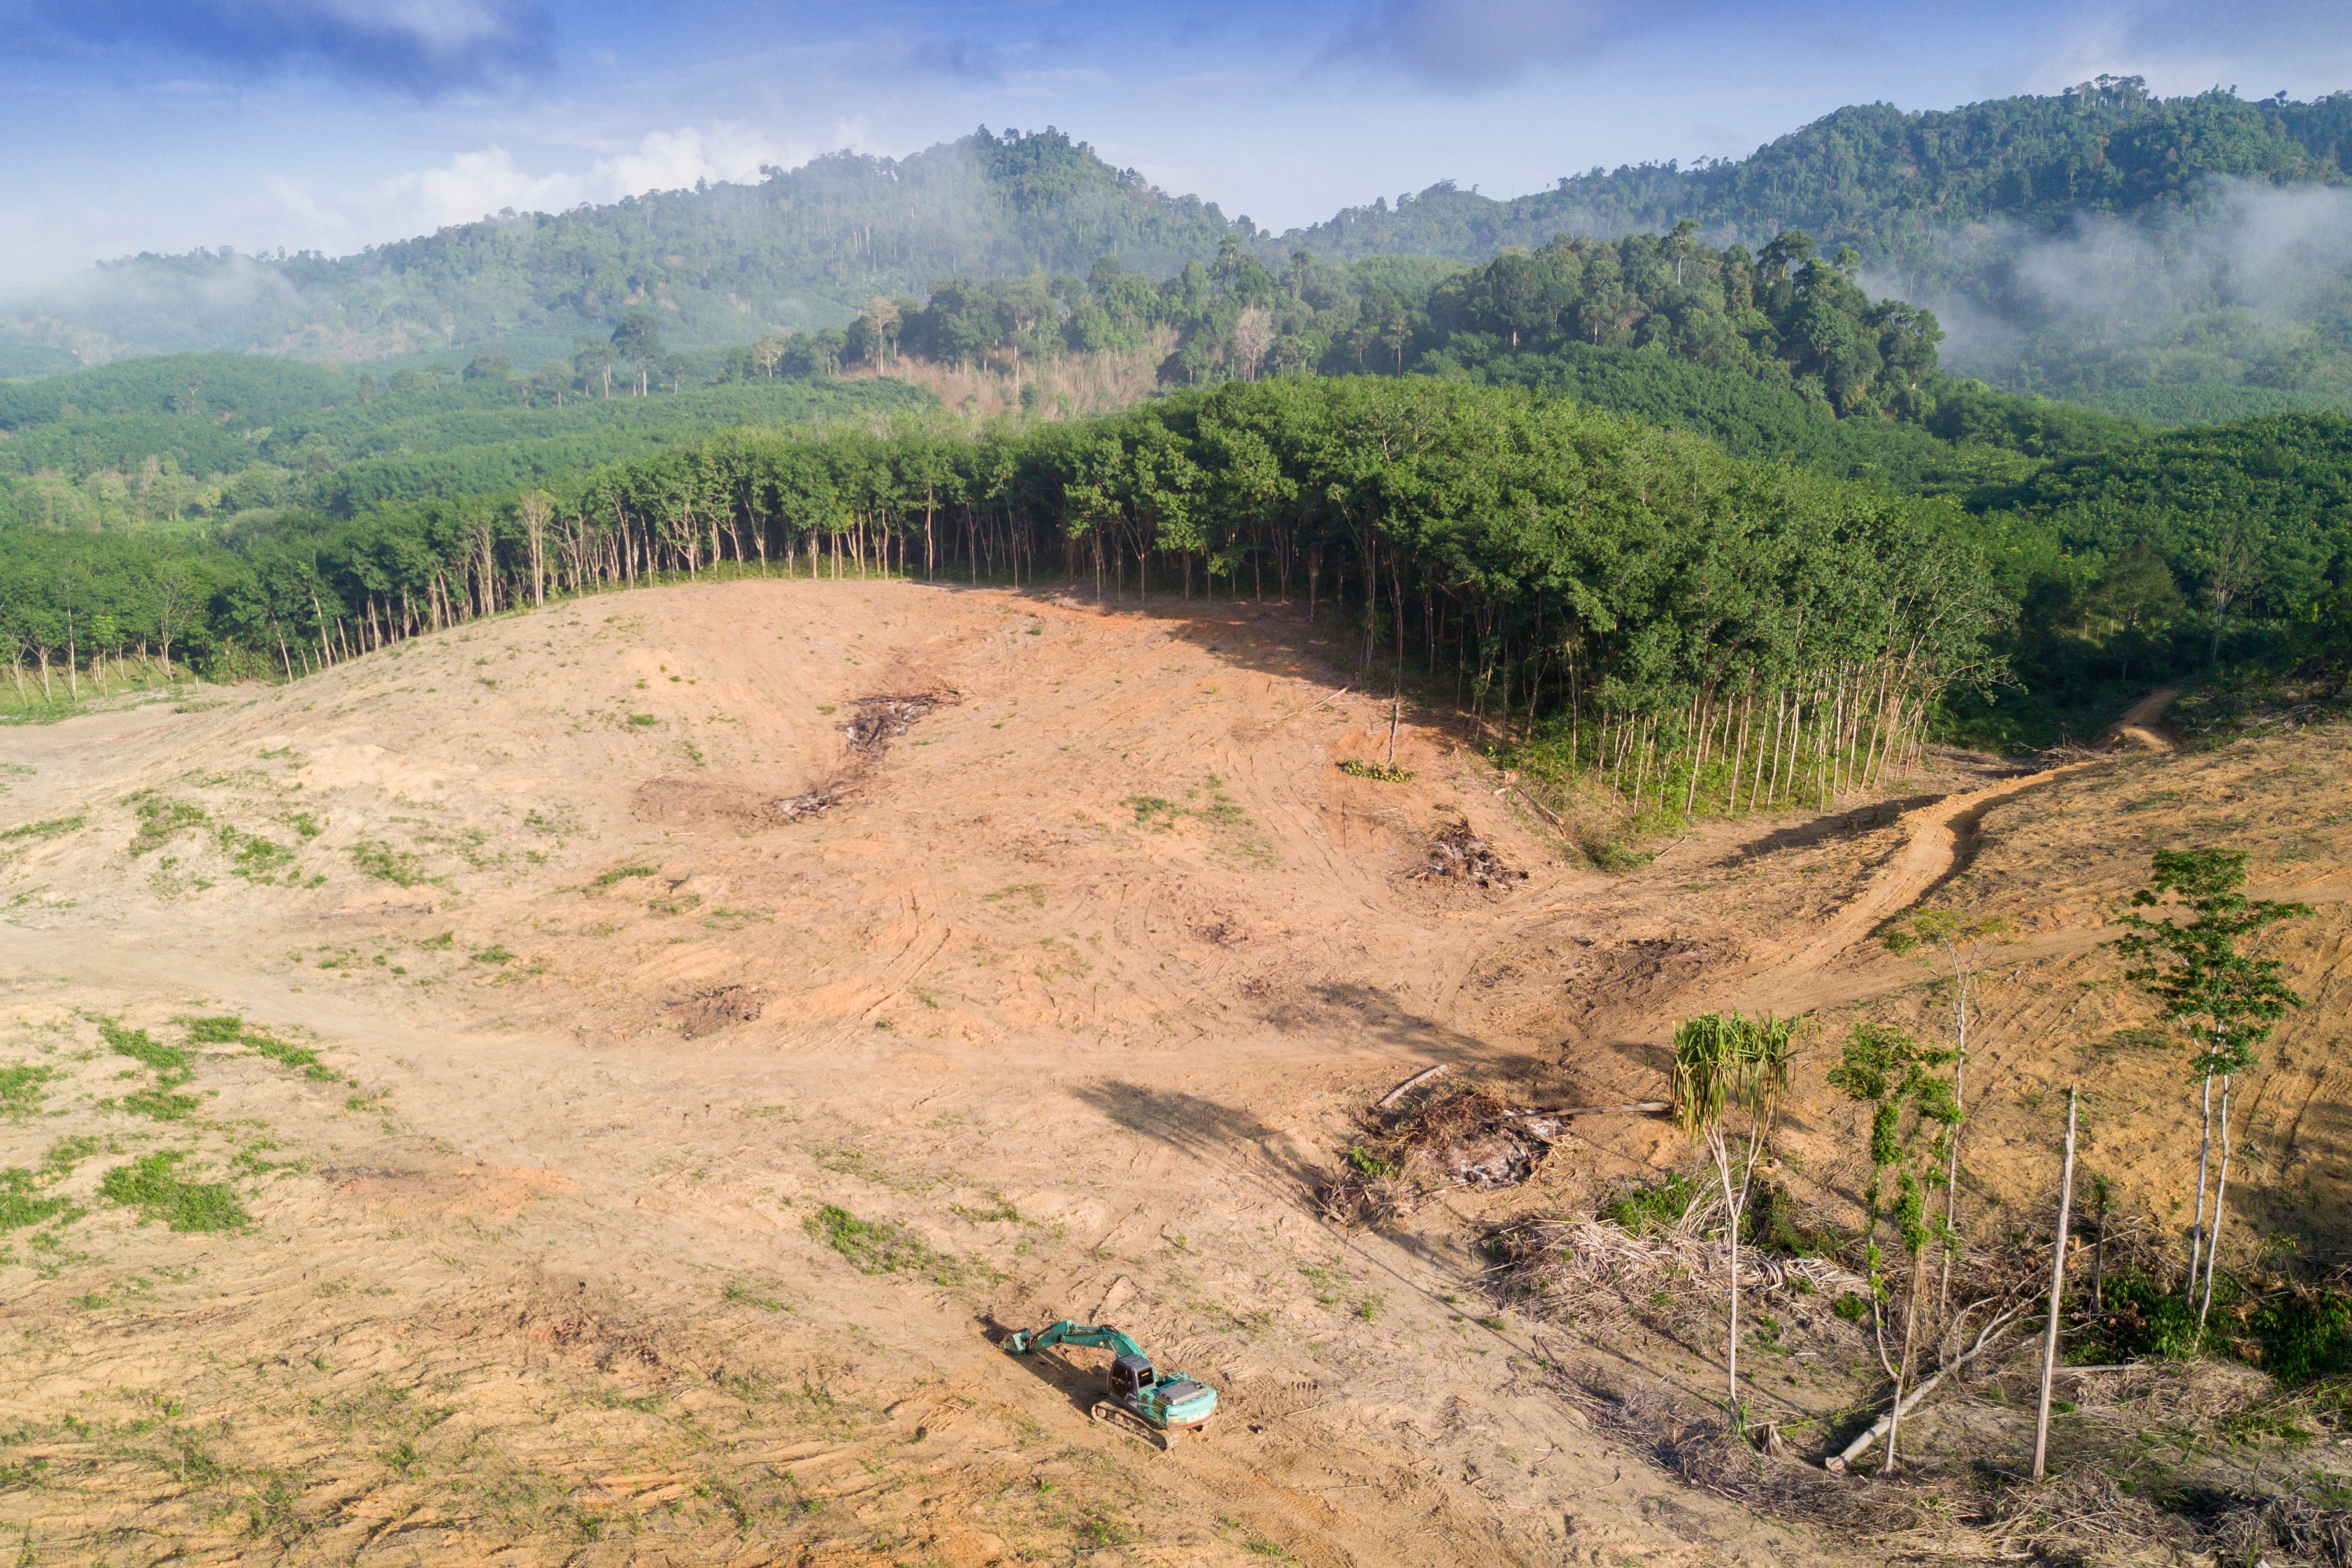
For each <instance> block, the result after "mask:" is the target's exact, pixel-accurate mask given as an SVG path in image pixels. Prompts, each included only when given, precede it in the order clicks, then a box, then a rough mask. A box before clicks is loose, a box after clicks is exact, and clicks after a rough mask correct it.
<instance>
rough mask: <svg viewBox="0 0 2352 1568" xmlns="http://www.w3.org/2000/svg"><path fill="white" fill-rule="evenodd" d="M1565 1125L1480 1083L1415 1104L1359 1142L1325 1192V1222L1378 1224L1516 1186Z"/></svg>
mask: <svg viewBox="0 0 2352 1568" xmlns="http://www.w3.org/2000/svg"><path fill="white" fill-rule="evenodd" d="M1563 1121H1564V1119H1563V1118H1562V1117H1561V1116H1559V1114H1558V1113H1556V1112H1547V1111H1545V1110H1539V1109H1537V1108H1533V1107H1529V1106H1523V1105H1515V1104H1513V1103H1512V1102H1510V1101H1509V1100H1505V1099H1504V1098H1503V1097H1502V1096H1501V1095H1499V1094H1496V1092H1495V1091H1494V1090H1493V1089H1488V1088H1486V1086H1484V1085H1480V1084H1473V1085H1469V1086H1466V1087H1465V1088H1462V1089H1457V1090H1455V1091H1454V1092H1453V1093H1451V1094H1443V1095H1441V1096H1439V1097H1437V1098H1434V1099H1431V1100H1427V1101H1426V1102H1424V1103H1422V1104H1419V1105H1412V1104H1411V1103H1410V1102H1409V1103H1408V1105H1407V1106H1406V1107H1405V1108H1402V1109H1401V1110H1397V1111H1396V1112H1394V1113H1392V1114H1391V1116H1390V1117H1389V1118H1388V1119H1387V1120H1386V1121H1383V1122H1381V1123H1380V1124H1378V1125H1377V1126H1376V1127H1375V1128H1374V1129H1373V1130H1372V1131H1370V1132H1369V1133H1367V1134H1366V1135H1365V1136H1364V1137H1362V1138H1360V1139H1359V1140H1358V1141H1357V1142H1355V1144H1354V1145H1353V1146H1351V1147H1350V1148H1349V1150H1348V1152H1347V1154H1346V1156H1345V1161H1346V1163H1345V1164H1344V1165H1343V1166H1342V1167H1341V1169H1340V1172H1339V1176H1338V1177H1337V1178H1336V1179H1335V1180H1334V1181H1332V1182H1331V1183H1330V1184H1329V1185H1328V1186H1327V1187H1325V1188H1324V1190H1323V1214H1324V1217H1326V1218H1327V1219H1329V1220H1331V1221H1333V1222H1334V1223H1337V1224H1341V1225H1369V1224H1378V1223H1380V1222H1381V1221H1384V1220H1390V1219H1394V1218H1397V1217H1398V1216H1400V1215H1408V1214H1411V1213H1412V1212H1413V1211H1414V1210H1415V1209H1418V1208H1421V1207H1422V1206H1423V1205H1426V1204H1428V1203H1430V1202H1431V1201H1432V1200H1433V1199H1434V1198H1436V1197H1437V1196H1438V1195H1439V1194H1442V1193H1444V1191H1446V1190H1447V1189H1448V1188H1451V1187H1475V1188H1478V1189H1481V1190H1486V1191H1491V1190H1494V1189H1496V1188H1500V1187H1516V1186H1517V1185H1519V1184H1521V1183H1523V1182H1525V1181H1526V1180H1527V1179H1528V1177H1529V1176H1531V1175H1533V1174H1534V1173H1535V1170H1536V1167H1537V1166H1538V1165H1539V1164H1541V1163H1543V1159H1544V1156H1545V1155H1547V1154H1549V1152H1551V1146H1552V1144H1553V1142H1555V1141H1556V1140H1557V1139H1558V1138H1559V1135H1560V1128H1561V1126H1562V1124H1563Z"/></svg>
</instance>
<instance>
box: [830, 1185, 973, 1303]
mask: <svg viewBox="0 0 2352 1568" xmlns="http://www.w3.org/2000/svg"><path fill="white" fill-rule="evenodd" d="M801 1228H802V1229H803V1230H805V1231H807V1232H808V1233H809V1234H810V1235H811V1236H813V1237H816V1238H817V1239H818V1240H819V1241H822V1242H824V1244H825V1245H826V1246H827V1247H832V1248H833V1249H834V1250H835V1252H838V1253H840V1254H841V1255H842V1256H843V1257H844V1258H847V1259H849V1261H850V1262H852V1263H854V1264H856V1266H857V1271H858V1272H859V1273H861V1274H920V1275H922V1276H923V1277H924V1278H925V1279H929V1280H930V1281H931V1282H932V1283H934V1284H938V1285H952V1284H954V1283H955V1282H956V1281H957V1280H959V1279H961V1278H962V1277H963V1272H964V1266H963V1263H962V1261H961V1259H959V1258H955V1257H953V1256H951V1255H950V1254H948V1253H944V1252H940V1251H939V1250H937V1249H936V1248H934V1247H930V1246H929V1244H928V1243H926V1242H925V1241H924V1240H923V1239H922V1238H921V1237H919V1236H917V1235H915V1233H914V1232H912V1231H910V1230H908V1228H907V1227H906V1226H903V1225H900V1224H898V1222H897V1221H895V1220H887V1219H876V1220H866V1219H859V1218H858V1217H857V1216H856V1215H853V1214H851V1213H850V1212H849V1211H848V1210H847V1209H845V1208H843V1207H841V1206H839V1205H835V1204H827V1205H824V1207H823V1208H821V1209H819V1210H817V1211H816V1213H814V1214H813V1215H809V1217H808V1218H807V1219H806V1220H804V1221H803V1222H802V1226H801Z"/></svg>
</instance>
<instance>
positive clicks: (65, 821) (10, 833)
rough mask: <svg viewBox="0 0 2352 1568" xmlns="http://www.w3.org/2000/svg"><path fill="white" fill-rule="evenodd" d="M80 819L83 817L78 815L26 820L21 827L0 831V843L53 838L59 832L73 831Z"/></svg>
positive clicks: (78, 824) (80, 823) (80, 822)
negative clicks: (41, 820)
mask: <svg viewBox="0 0 2352 1568" xmlns="http://www.w3.org/2000/svg"><path fill="white" fill-rule="evenodd" d="M82 821H83V819H82V818H80V817H79V816H57V817H51V818H50V819H49V820H48V821H47V822H28V823H26V824H25V825H24V826H22V827H11V828H8V829H6V830H5V831H0V844H6V843H8V842H10V841H11V840H27V839H40V838H55V837H58V836H59V835H60V834H66V833H71V832H73V831H74V830H75V829H76V828H78V827H79V826H81V825H82Z"/></svg>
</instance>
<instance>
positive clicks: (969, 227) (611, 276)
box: [15, 129, 1252, 360]
mask: <svg viewBox="0 0 2352 1568" xmlns="http://www.w3.org/2000/svg"><path fill="white" fill-rule="evenodd" d="M1233 229H1234V225H1232V224H1229V223H1228V222H1227V220H1226V219H1225V217H1224V216H1223V214H1222V213H1221V212H1219V211H1218V209H1217V207H1216V205H1215V204H1213V203H1209V202H1203V201H1201V200H1200V199H1199V198H1197V197H1193V196H1171V195H1167V194H1166V193H1164V192H1161V191H1159V190H1157V189H1155V188H1153V187H1152V186H1151V185H1150V184H1148V183H1147V182H1145V181H1144V180H1143V178H1142V177H1141V176H1140V175H1139V174H1135V173H1134V172H1133V171H1132V170H1125V171H1122V170H1119V169H1116V168H1113V167H1112V166H1111V165H1110V164H1108V163H1105V162H1104V161H1103V160H1102V159H1100V158H1098V157H1097V156H1096V155H1095V153H1094V152H1093V150H1092V149H1091V148H1089V147H1087V145H1086V144H1085V143H1083V142H1072V141H1071V140H1070V139H1069V138H1068V137H1067V136H1065V135H1063V134H1062V133H1061V132H1056V131H1053V130H1046V131H1041V132H1031V133H1023V132H1007V133H1005V134H1004V135H1003V136H998V135H995V134H993V133H992V132H989V131H987V130H985V129H982V130H981V131H979V132H975V133H973V134H972V135H970V136H966V137H964V138H962V139H961V140H959V141H956V142H947V143H943V144H941V145H939V146H935V147H932V148H929V149H928V150H926V151H924V152H921V153H915V154H913V155H912V156H910V157H907V158H902V159H894V158H879V157H870V156H867V155H865V154H862V153H834V154H831V155H829V156H826V157H823V158H818V159H815V160H814V161H812V162H811V163H807V164H805V165H803V167H801V168H798V169H794V170H791V171H784V170H772V171H770V172H769V174H768V175H767V177H766V178H765V179H763V180H762V181H761V183H759V184H715V185H708V186H704V187H701V188H698V189H696V190H691V191H663V192H656V193H653V194H650V195H643V196H633V197H630V198H628V199H626V200H624V201H621V202H617V203H614V204H612V205H605V206H581V207H575V208H573V209H572V210H571V211H570V212H565V213H560V214H546V213H528V214H520V215H518V214H515V213H512V212H508V213H501V214H499V216H495V217H490V218H485V219H483V220H482V221H480V222H478V223H469V224H459V225H456V226H451V227H449V228H445V229H442V230H440V231H439V232H438V233H436V234H432V235H427V236H424V237H419V238H415V239H408V240H402V241H398V242H395V243H393V244H389V245H382V246H375V247H370V248H368V249H366V250H363V251H361V252H360V253H358V254H357V255H355V256H349V257H342V258H327V257H324V256H320V255H317V254H314V253H307V252H306V253H303V254H299V255H295V256H280V257H278V258H253V257H245V256H239V255H236V254H234V253H231V252H228V251H220V252H208V251H195V252H192V253H190V254H188V255H184V256H154V255H142V256H137V257H132V258H127V259H125V260H122V261H118V262H113V263H110V264H108V265H107V266H105V267H102V268H100V269H99V270H98V272H97V273H96V274H94V275H92V276H90V277H89V278H86V279H83V280H82V281H81V282H80V283H79V284H78V285H77V286H76V287H75V288H74V289H70V290H66V291H61V292H54V293H53V294H52V295H51V296H50V297H49V298H47V299H43V300H33V301H28V302H20V304H19V306H18V310H19V311H20V312H21V313H22V315H23V316H24V317H27V318H37V320H36V321H22V320H20V321H19V323H18V326H17V329H16V334H15V335H16V336H17V337H18V338H19V339H20V340H30V339H39V338H42V337H44V336H45V335H46V336H47V337H55V336H57V335H58V333H57V330H56V328H55V326H54V323H56V322H66V321H69V322H71V323H72V324H73V325H75V326H77V327H79V328H81V329H83V330H85V331H96V332H99V333H102V334H104V335H105V336H106V337H107V338H109V339H111V340H113V341H114V342H116V343H117V344H119V345H121V347H122V348H124V349H126V350H128V351H130V352H136V353H158V352H177V351H195V350H205V349H225V350H230V351H236V352H256V351H257V352H261V353H278V354H288V355H293V356H296V357H300V358H308V359H325V360H363V359H373V358H381V357H386V356H391V355H397V354H404V353H416V352H420V351H425V350H431V349H438V348H443V347H448V346H455V345H463V344H469V343H478V342H492V341H503V340H510V339H515V338H521V339H524V340H527V341H529V342H530V345H531V347H532V348H533V349H535V350H537V353H534V354H532V355H531V357H532V358H534V359H535V358H543V357H547V356H548V355H549V354H551V353H555V352H557V351H558V350H560V349H562V348H563V347H565V346H566V345H568V344H569V342H570V341H571V339H572V336H573V335H574V334H577V333H580V332H583V331H588V332H593V333H595V334H597V335H599V336H601V335H603V333H604V332H607V331H611V329H612V326H613V323H614V321H617V320H618V319H619V318H620V317H621V316H622V315H623V314H624V313H625V312H626V311H627V310H633V309H638V308H646V309H650V310H655V311H656V312H658V313H659V314H660V316H661V318H662V323H663V329H664V331H665V332H666V333H667V335H668V336H669V337H670V338H671V339H672V340H673V341H675V342H680V343H687V344H697V343H715V342H741V341H743V340H746V339H749V338H752V337H756V336H757V335H759V333H760V332H761V331H763V330H766V329H767V328H770V327H783V328H808V327H823V326H837V325H839V324H841V323H842V322H844V321H846V320H847V319H848V318H849V316H850V315H851V314H852V313H853V310H854V308H855V307H856V305H859V304H862V303H863V302H864V301H865V300H866V299H868V298H870V297H871V296H873V295H875V294H877V293H903V292H908V291H916V292H920V291H925V290H928V289H930V288H931V287H932V286H933V285H934V284H936V283H938V282H939V281H940V279H945V278H949V277H952V276H954V275H956V274H958V273H975V274H979V275H982V276H988V277H1013V276H1020V275H1023V274H1026V273H1029V272H1032V271H1035V270H1037V269H1040V268H1043V269H1045V270H1048V271H1060V272H1070V271H1083V270H1085V269H1086V268H1087V266H1088V265H1089V264H1091V263H1092V262H1093V261H1094V260H1095V258H1097V257H1099V256H1102V255H1105V254H1113V255H1118V256H1120V257H1122V258H1125V260H1126V261H1127V263H1128V265H1129V266H1131V267H1136V268H1141V269H1143V270H1146V271H1149V272H1152V273H1155V274H1162V275H1164V274H1166V273H1168V272H1172V271H1174V270H1176V269H1177V268H1181V266H1182V264H1183V262H1184V261H1185V260H1186V259H1187V258H1193V257H1201V256H1208V255H1213V254H1214V252H1215V250H1216V247H1217V242H1218V240H1219V239H1220V238H1221V237H1223V235H1225V234H1226V233H1227V232H1229V231H1231V230H1233ZM1243 232H1244V233H1248V232H1252V231H1248V230H1244V231H1243ZM43 323H49V324H48V325H44V324H43ZM519 357H520V356H519Z"/></svg>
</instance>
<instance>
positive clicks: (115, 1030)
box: [98, 1018, 188, 1083]
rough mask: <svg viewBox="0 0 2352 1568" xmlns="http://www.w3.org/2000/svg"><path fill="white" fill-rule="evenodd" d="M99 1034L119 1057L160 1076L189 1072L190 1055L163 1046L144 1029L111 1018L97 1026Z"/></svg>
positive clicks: (175, 1047) (180, 1050) (172, 1047)
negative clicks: (161, 1074) (125, 1058)
mask: <svg viewBox="0 0 2352 1568" xmlns="http://www.w3.org/2000/svg"><path fill="white" fill-rule="evenodd" d="M98 1033H99V1036H100V1038H102V1039H103V1040H105V1041H106V1043H107V1045H108V1047H110V1048H111V1049H112V1050H113V1051H114V1053H115V1054H116V1055H117V1056H124V1057H129V1058H131V1060H132V1061H135V1062H141V1063H143V1064H145V1065H146V1066H148V1067H151V1068H154V1069H155V1070H156V1071H157V1072H163V1073H171V1072H185V1071H186V1070H187V1068H188V1053H187V1052H185V1051H184V1050H182V1049H180V1047H177V1046H166V1045H163V1044H161V1043H160V1042H158V1041H157V1040H156V1039H155V1038H154V1037H152V1036H151V1035H149V1034H148V1033H147V1031H146V1030H144V1029H127V1028H124V1027H123V1026H121V1025H120V1024H118V1023H116V1022H114V1021H113V1020H112V1019H111V1018H109V1019H106V1020H104V1021H102V1022H101V1023H100V1025H99V1026H98ZM180 1081H182V1082H183V1083H184V1082H186V1081H187V1080H186V1079H181V1080H180Z"/></svg>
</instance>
